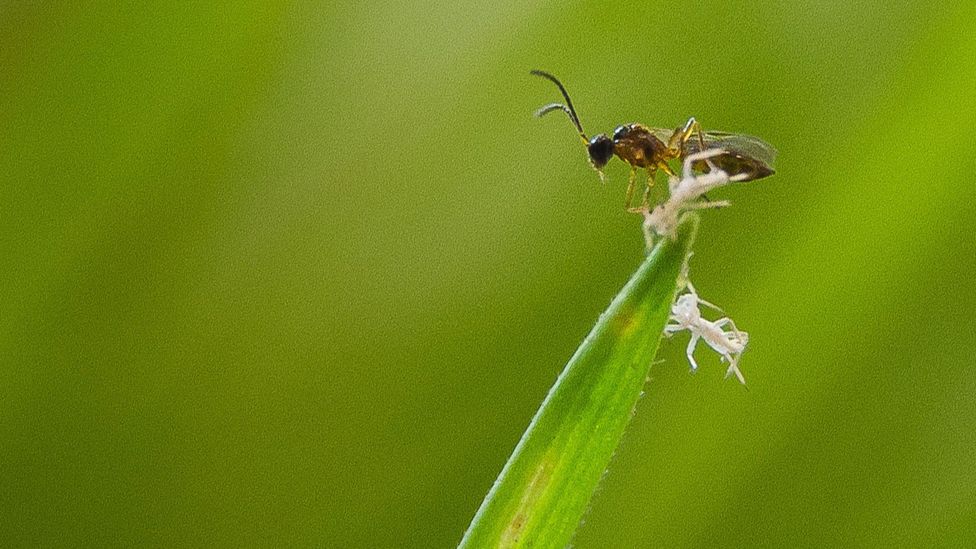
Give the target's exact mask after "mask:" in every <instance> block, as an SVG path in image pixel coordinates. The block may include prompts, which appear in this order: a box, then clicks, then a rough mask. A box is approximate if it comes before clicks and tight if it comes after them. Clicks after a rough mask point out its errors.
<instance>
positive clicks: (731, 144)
mask: <svg viewBox="0 0 976 549" xmlns="http://www.w3.org/2000/svg"><path fill="white" fill-rule="evenodd" d="M651 131H652V132H653V133H654V135H655V136H656V137H657V138H658V139H660V140H662V141H663V142H665V143H667V142H668V140H669V139H670V138H671V135H672V134H673V133H674V132H675V130H673V129H668V128H653V129H652V130H651ZM702 138H703V139H704V141H705V148H706V149H723V150H725V151H727V152H728V153H729V155H727V158H724V159H720V162H718V164H719V167H721V168H723V169H726V168H727V169H726V171H729V173H744V172H747V173H751V174H753V175H754V176H755V178H757V179H758V178H760V177H765V176H767V175H771V174H772V173H774V171H775V167H774V164H775V162H776V149H774V148H773V146H772V145H770V144H769V143H766V142H765V141H763V140H762V139H759V138H758V137H753V136H751V135H745V134H741V133H730V132H719V131H708V132H702ZM701 150H702V146H701V143H700V142H699V140H698V135H697V134H695V135H692V136H691V138H690V139H688V141H687V142H686V143H685V146H684V150H683V151H682V156H686V155H689V154H694V153H696V152H699V151H701ZM723 164H724V165H723Z"/></svg>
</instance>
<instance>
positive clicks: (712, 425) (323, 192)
mask: <svg viewBox="0 0 976 549" xmlns="http://www.w3.org/2000/svg"><path fill="white" fill-rule="evenodd" d="M532 68H542V69H546V70H549V71H552V72H553V73H555V74H556V75H558V76H560V78H562V79H563V80H564V81H565V82H566V84H567V86H568V88H569V90H570V92H571V93H572V94H573V98H574V100H575V103H576V106H577V108H578V109H579V111H580V115H581V117H582V120H583V124H584V126H585V128H586V129H587V130H588V131H590V132H591V133H596V132H600V131H612V129H613V127H614V126H616V125H617V124H620V123H625V122H633V121H641V122H644V123H647V124H650V125H658V126H676V125H678V124H680V123H682V122H684V121H685V120H686V119H687V117H688V116H691V115H694V116H696V117H698V119H699V120H700V121H701V122H702V123H703V125H704V126H705V128H706V129H709V128H710V129H721V130H728V131H739V132H744V133H750V134H754V135H758V136H761V137H763V138H764V139H766V140H768V141H769V142H771V143H773V144H774V145H775V146H776V147H777V148H778V149H779V151H780V157H779V162H778V165H777V168H778V174H777V175H776V176H775V177H774V178H772V179H768V180H763V181H760V182H756V183H754V184H747V185H742V186H737V187H735V188H732V189H727V190H724V191H721V192H720V193H718V194H716V196H717V197H720V198H728V199H731V200H732V201H733V206H732V207H730V208H726V209H724V210H721V211H711V212H706V214H705V215H704V216H703V217H704V220H703V225H702V230H701V231H700V233H699V241H698V243H697V246H696V254H695V257H694V260H693V261H692V276H693V280H694V281H695V283H696V286H697V287H698V290H699V292H700V293H701V295H702V297H703V298H705V299H708V300H710V301H713V302H715V303H718V304H720V305H721V306H722V307H723V308H725V310H726V311H728V312H729V313H730V315H731V316H732V317H733V318H734V319H735V320H736V322H737V323H738V325H739V326H740V327H741V328H742V329H744V330H747V331H748V332H749V333H750V334H751V336H752V337H751V341H750V346H749V351H748V352H747V353H746V354H745V356H744V357H743V361H742V364H741V366H742V369H743V371H744V373H745V375H746V378H747V380H748V382H749V389H748V390H746V389H744V388H742V387H741V386H739V385H738V384H737V383H736V382H735V381H733V380H723V378H722V374H723V373H724V370H725V368H724V367H723V366H721V365H720V364H719V363H718V360H717V358H716V356H715V355H714V354H712V353H710V352H707V351H705V350H704V347H703V348H702V349H703V350H701V351H700V352H699V354H698V358H699V363H700V364H701V366H702V369H701V371H699V373H698V374H696V375H689V373H688V366H687V362H686V361H685V359H684V347H685V343H686V341H687V339H686V337H687V336H679V337H677V338H676V339H675V340H674V341H671V342H667V343H666V344H665V345H664V347H663V352H662V355H661V357H660V358H663V359H665V362H663V363H661V364H657V365H655V366H654V367H653V368H652V371H651V372H652V376H651V379H650V382H649V383H648V385H647V387H646V394H645V396H644V398H643V399H642V401H641V403H640V404H639V406H638V409H637V414H636V416H635V420H634V422H633V423H632V425H631V427H630V429H629V432H628V434H627V436H626V437H625V439H624V442H623V445H622V447H621V448H620V450H619V451H618V453H617V455H616V457H615V459H614V461H613V462H612V463H611V466H610V469H609V473H608V475H607V477H606V479H605V481H604V482H603V484H602V487H601V489H600V491H599V492H598V493H597V495H596V496H595V498H594V500H593V504H592V509H591V510H590V512H589V513H588V514H587V516H586V519H585V524H584V525H583V526H582V527H581V529H580V531H579V533H578V535H577V539H576V542H575V545H576V546H578V547H581V548H583V547H638V546H650V545H662V546H670V547H692V546H746V545H749V546H759V545H761V546H830V545H841V546H936V545H942V546H964V545H970V546H972V545H976V469H974V463H976V429H974V427H973V425H974V420H976V400H974V395H976V369H974V359H973V350H974V348H976V320H974V318H976V317H974V313H973V311H974V308H976V289H974V287H976V283H974V273H976V237H974V230H973V223H974V222H976V206H974V202H976V201H974V198H976V196H974V195H976V193H974V190H976V178H974V172H976V139H974V127H976V5H974V4H973V3H972V2H971V1H969V0H965V1H957V2H942V3H938V5H937V6H933V5H930V4H928V3H922V2H859V3H850V2H841V1H836V2H809V3H797V4H795V3H786V2H759V3H757V2H731V3H730V2H719V1H712V2H702V3H698V4H696V5H694V6H692V5H687V4H685V3H665V2H641V3H638V2H634V3H632V4H631V5H623V4H621V5H612V6H611V5H606V4H603V3H597V2H562V3H554V2H535V3H518V2H491V3H488V4H483V3H476V2H471V3H465V2H444V3H425V2H395V1H391V2H385V3H372V4H370V3H362V4H358V5H354V4H352V3H350V4H349V5H343V4H342V3H311V2H292V3H288V2H244V3H238V4H224V3H221V4H220V5H218V6H214V5H208V4H206V3H203V2H191V3H180V4H178V5H169V4H161V5H149V4H146V5H142V4H132V5H126V4H119V3H108V2H105V3H95V4H83V3H80V2H79V3H53V2H52V3H47V4H46V5H45V4H41V3H28V2H11V3H3V4H0V251H2V260H3V261H2V267H0V269H2V270H0V277H2V280H0V541H2V543H3V545H6V546H18V545H91V546H135V545H150V546H171V545H220V546H239V545H285V546H288V545H292V546H301V545H305V546H308V545H318V546H329V547H450V546H453V545H454V544H456V543H457V541H458V540H459V539H460V537H461V534H462V532H463V531H464V529H465V528H466V526H467V524H468V522H469V520H470V519H471V517H472V516H473V514H474V512H475V510H476V509H477V507H478V505H479V504H480V502H481V500H482V498H483V497H484V495H485V493H486V491H487V490H488V488H489V487H490V486H491V483H492V481H493V480H494V479H495V476H496V475H497V473H498V472H499V470H500V469H501V467H502V464H503V463H504V462H505V460H506V458H507V457H508V455H509V453H510V452H511V450H512V448H513V447H514V445H515V443H516V442H517V440H518V438H519V436H520V435H521V433H522V431H523V429H524V428H525V427H526V425H527V423H528V421H529V419H530V418H531V416H532V414H533V413H534V411H535V409H536V407H537V406H538V404H539V403H540V402H541V400H542V398H543V397H544V395H545V394H546V391H547V390H548V388H549V387H550V385H551V384H552V382H553V381H554V380H555V378H556V375H557V374H558V373H559V371H560V370H561V368H562V366H563V365H564V363H565V362H566V360H567V359H568V358H569V357H570V355H571V354H572V353H573V351H574V350H575V348H576V346H577V345H578V344H579V343H580V342H581V341H582V339H583V337H584V336H585V335H586V333H587V332H588V330H589V329H590V327H591V326H592V325H593V323H594V321H595V320H596V318H597V316H598V315H599V314H600V312H601V311H602V310H603V309H604V307H605V306H606V305H607V304H608V303H609V301H610V299H611V298H612V297H613V295H614V294H615V293H616V291H617V290H618V289H619V288H620V287H621V286H622V285H623V283H624V282H625V281H626V280H627V278H628V277H629V275H630V274H631V273H632V272H633V270H634V269H635V267H636V266H637V265H638V264H639V262H640V261H641V258H642V248H643V242H642V239H641V235H640V230H639V219H637V218H635V217H634V216H631V215H628V214H627V213H625V212H624V210H623V198H624V187H625V183H626V173H627V169H626V167H624V166H623V165H621V163H620V162H619V161H616V160H615V161H614V162H613V163H612V164H611V167H610V168H609V170H608V175H609V178H610V181H609V183H608V184H607V185H605V186H602V185H601V184H600V183H599V180H598V178H597V176H596V174H595V173H594V172H593V171H592V170H591V169H590V168H589V166H588V165H587V162H586V160H585V155H584V151H583V150H582V148H581V147H580V146H579V143H578V140H577V138H576V136H575V135H574V133H573V131H572V130H571V127H570V125H569V123H568V122H567V121H566V120H565V119H564V118H562V117H559V116H553V117H549V118H545V119H542V120H537V119H533V118H532V117H531V113H532V111H533V110H534V109H535V108H537V107H538V106H540V105H542V104H544V103H547V102H550V101H555V100H557V99H558V96H557V95H556V90H555V89H554V88H553V87H552V86H551V85H550V84H549V83H547V82H545V81H542V80H540V79H537V78H533V77H531V76H529V75H528V71H529V69H532Z"/></svg>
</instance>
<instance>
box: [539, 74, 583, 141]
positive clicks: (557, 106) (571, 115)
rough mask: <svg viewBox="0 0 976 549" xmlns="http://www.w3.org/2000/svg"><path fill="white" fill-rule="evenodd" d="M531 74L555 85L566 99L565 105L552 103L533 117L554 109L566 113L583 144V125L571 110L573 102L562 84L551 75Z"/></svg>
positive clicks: (572, 109)
mask: <svg viewBox="0 0 976 549" xmlns="http://www.w3.org/2000/svg"><path fill="white" fill-rule="evenodd" d="M531 73H532V74H534V75H536V76H541V77H542V78H545V79H546V80H548V81H550V82H552V83H553V84H555V85H556V87H557V88H559V91H560V92H562V94H563V98H565V99H566V104H565V105H563V104H561V103H552V104H549V105H546V106H544V107H542V108H541V109H539V110H537V111H536V112H535V115H536V116H542V115H544V114H548V113H550V112H552V111H554V110H556V109H559V110H561V111H563V112H565V113H566V116H568V117H569V119H570V121H572V123H573V125H574V126H576V130H577V131H579V134H580V137H582V138H583V142H584V143H585V142H586V141H587V138H586V132H584V131H583V125H582V124H580V120H579V116H577V114H576V109H574V108H573V100H572V99H570V98H569V93H568V92H566V88H565V87H564V86H563V83H562V82H560V81H559V79H558V78H556V77H555V76H553V75H551V74H549V73H548V72H545V71H540V70H533V71H531Z"/></svg>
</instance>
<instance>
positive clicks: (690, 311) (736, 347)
mask: <svg viewBox="0 0 976 549" xmlns="http://www.w3.org/2000/svg"><path fill="white" fill-rule="evenodd" d="M687 288H688V292H687V293H684V294H681V295H680V296H678V299H676V300H675V302H674V304H673V305H672V306H671V317H670V318H669V322H670V323H669V324H668V325H667V326H665V327H664V333H665V335H667V336H668V337H671V335H673V334H674V333H676V332H680V331H681V330H688V332H689V333H691V340H690V341H689V342H688V349H687V354H688V362H690V363H691V369H692V370H697V369H698V363H697V362H695V357H694V352H695V347H696V346H697V345H698V341H699V340H703V341H704V342H705V343H707V344H708V346H709V347H711V348H712V349H713V350H714V351H715V352H716V353H718V354H719V355H721V357H722V360H723V361H725V362H728V363H729V369H728V370H727V371H726V372H725V377H726V378H727V377H729V376H730V375H732V374H735V377H736V378H738V380H739V381H740V382H741V383H742V384H743V385H744V384H745V382H746V380H745V378H743V377H742V372H740V371H739V358H740V357H741V356H742V353H743V351H745V349H746V344H747V343H749V334H747V333H746V332H742V331H740V330H739V329H738V328H736V326H735V323H734V322H732V319H731V318H729V317H722V318H719V319H718V320H714V321H712V320H707V319H705V318H704V317H703V316H702V313H701V308H700V307H699V306H700V305H705V306H707V307H711V308H713V309H715V310H716V311H718V312H720V313H724V311H722V309H719V308H718V307H716V306H715V305H712V304H711V303H709V302H707V301H705V300H703V299H701V298H700V297H698V293H697V292H696V291H695V287H694V286H692V285H691V282H688V285H687ZM726 326H728V327H730V328H731V330H726V329H725V327H726Z"/></svg>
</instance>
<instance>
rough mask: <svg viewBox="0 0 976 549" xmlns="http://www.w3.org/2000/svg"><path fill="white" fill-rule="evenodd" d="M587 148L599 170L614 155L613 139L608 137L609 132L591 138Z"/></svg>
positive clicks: (595, 166)
mask: <svg viewBox="0 0 976 549" xmlns="http://www.w3.org/2000/svg"><path fill="white" fill-rule="evenodd" d="M586 150H587V152H589V153H590V162H591V163H592V164H593V167H594V168H596V169H598V170H599V169H600V168H602V167H604V166H606V165H607V162H609V161H610V158H611V157H612V156H613V141H612V140H611V139H610V138H609V137H607V134H605V133H601V134H600V135H595V136H593V139H590V144H589V145H587V146H586Z"/></svg>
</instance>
